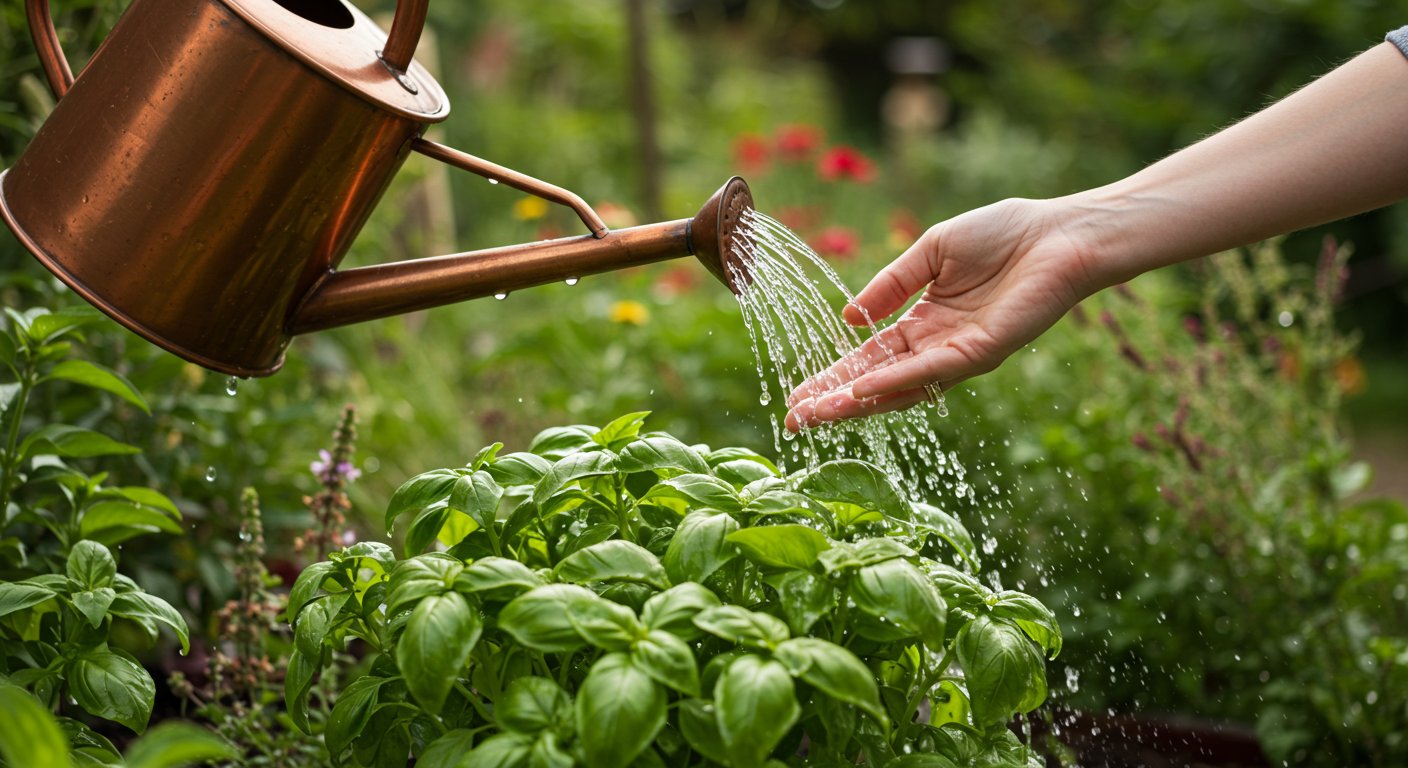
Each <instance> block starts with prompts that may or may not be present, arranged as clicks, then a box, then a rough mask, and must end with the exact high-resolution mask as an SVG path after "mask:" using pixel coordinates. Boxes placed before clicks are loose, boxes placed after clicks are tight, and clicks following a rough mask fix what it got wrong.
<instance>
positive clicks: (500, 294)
mask: <svg viewBox="0 0 1408 768" xmlns="http://www.w3.org/2000/svg"><path fill="white" fill-rule="evenodd" d="M494 298H496V299H498V300H499V301H503V300H504V299H507V298H508V291H499V292H498V293H496V294H494Z"/></svg>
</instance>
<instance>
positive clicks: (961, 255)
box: [787, 200, 1093, 429]
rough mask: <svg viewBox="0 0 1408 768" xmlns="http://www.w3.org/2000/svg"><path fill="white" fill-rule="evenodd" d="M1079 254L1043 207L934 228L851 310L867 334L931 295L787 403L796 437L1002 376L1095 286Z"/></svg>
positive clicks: (1013, 203)
mask: <svg viewBox="0 0 1408 768" xmlns="http://www.w3.org/2000/svg"><path fill="white" fill-rule="evenodd" d="M1090 283H1091V281H1090V280H1089V279H1088V277H1087V273H1086V270H1085V269H1084V267H1083V264H1082V259H1081V249H1080V247H1079V246H1078V245H1077V244H1076V242H1075V240H1074V239H1073V238H1072V237H1070V236H1069V235H1068V234H1067V233H1066V232H1063V231H1061V229H1060V228H1059V227H1057V226H1055V225H1054V224H1052V223H1051V220H1050V218H1049V217H1048V216H1047V215H1046V208H1045V203H1044V202H1043V201H1034V200H1006V201H1003V202H1001V203H996V204H993V205H990V206H987V207H985V208H980V209H978V210H975V211H970V212H969V213H966V214H964V215H962V216H959V217H957V218H954V219H950V220H948V221H945V222H943V223H940V224H937V225H935V226H934V227H932V228H931V229H930V230H929V231H928V232H926V233H925V234H924V236H923V237H921V238H920V239H919V240H918V241H917V242H916V243H915V244H914V245H913V246H911V247H910V248H909V250H907V251H905V252H904V254H902V255H901V256H900V257H899V258H898V259H896V260H895V261H894V262H892V263H891V264H890V265H889V266H887V267H886V268H885V269H883V270H881V272H880V273H879V274H878V275H876V276H875V278H874V279H872V280H871V281H870V284H869V285H867V286H866V287H865V289H864V290H862V291H861V292H860V294H859V295H857V296H856V300H855V303H854V304H852V305H850V306H847V307H846V311H845V317H846V321H847V322H849V323H851V324H852V325H865V324H866V323H867V320H870V321H874V320H879V319H881V318H884V317H888V316H890V315H891V314H893V313H894V312H895V311H896V310H898V309H899V308H900V307H902V306H904V304H905V303H906V302H908V301H909V299H910V298H911V297H912V296H914V294H915V293H917V292H918V291H919V290H920V289H924V288H925V286H927V289H926V290H925V291H924V295H923V296H922V297H921V298H920V300H919V301H918V302H916V303H915V304H914V305H913V306H912V307H910V308H909V310H908V311H906V312H905V313H904V315H903V316H901V317H900V319H899V320H898V321H897V322H895V323H894V324H893V325H891V326H889V327H888V328H885V329H884V330H883V331H881V332H880V333H878V334H877V335H875V336H874V337H872V338H871V339H870V340H868V341H866V342H865V343H864V344H862V345H861V346H860V347H859V348H858V349H856V350H854V351H853V352H851V353H850V354H848V355H846V356H845V357H843V358H842V359H840V360H838V361H837V362H836V363H834V364H833V365H832V366H831V367H830V368H828V369H827V370H826V371H823V372H821V373H819V374H818V375H816V376H813V377H811V378H810V379H808V380H807V381H806V382H805V383H803V384H802V385H801V386H799V387H798V388H797V389H796V390H795V391H794V392H793V393H792V395H791V396H790V397H789V399H788V403H789V405H790V406H791V411H790V412H789V414H788V419H787V423H788V426H789V427H790V428H792V429H798V428H802V427H807V426H814V425H816V424H819V423H823V422H828V421H835V420H838V419H847V418H853V417H856V416H862V415H866V414H870V413H879V412H882V411H891V410H897V409H900V408H906V407H908V406H910V405H913V404H914V403H917V402H920V401H922V400H924V399H925V392H924V389H923V387H924V385H926V384H930V383H936V384H938V385H939V386H940V387H942V388H944V389H948V388H950V387H952V386H953V385H954V384H956V383H958V382H960V381H963V380H964V379H967V378H970V377H973V376H976V375H978V374H981V373H986V372H988V371H991V370H992V369H994V368H996V367H997V366H998V364H999V363H1001V362H1002V361H1003V360H1004V359H1006V358H1007V356H1008V355H1010V354H1012V353H1013V352H1014V351H1016V350H1018V349H1020V348H1021V347H1022V346H1023V345H1025V344H1027V343H1029V342H1030V341H1031V340H1032V339H1035V338H1036V337H1037V336H1038V335H1039V334H1040V333H1041V332H1043V331H1045V330H1046V329H1047V328H1050V327H1051V326H1052V325H1053V324H1054V323H1055V322H1056V321H1057V320H1059V319H1060V318H1061V316H1062V315H1064V314H1065V313H1066V311H1067V310H1069V309H1070V308H1071V307H1072V306H1074V305H1075V303H1076V302H1077V301H1079V300H1080V299H1082V298H1084V296H1085V295H1087V294H1088V293H1089V291H1090V290H1091V289H1092V288H1093V286H1092V285H1091V284H1090Z"/></svg>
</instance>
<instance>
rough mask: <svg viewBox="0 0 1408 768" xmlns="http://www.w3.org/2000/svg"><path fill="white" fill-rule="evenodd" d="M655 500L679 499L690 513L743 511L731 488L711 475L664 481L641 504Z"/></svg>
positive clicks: (677, 477)
mask: <svg viewBox="0 0 1408 768" xmlns="http://www.w3.org/2000/svg"><path fill="white" fill-rule="evenodd" d="M657 499H680V500H683V501H684V502H686V504H687V505H688V506H689V508H690V509H717V510H719V511H720V512H728V513H730V514H737V513H738V512H739V511H741V510H742V509H743V502H742V500H741V499H739V498H738V492H737V491H735V490H734V489H733V486H731V485H729V484H728V483H726V482H724V481H723V480H720V479H718V478H717V477H714V476H712V475H704V474H691V475H677V476H675V477H668V478H665V479H664V480H661V481H660V482H659V483H656V484H655V487H654V488H651V489H650V491H649V492H647V493H646V494H645V496H643V497H641V502H642V503H645V502H649V501H653V500H657Z"/></svg>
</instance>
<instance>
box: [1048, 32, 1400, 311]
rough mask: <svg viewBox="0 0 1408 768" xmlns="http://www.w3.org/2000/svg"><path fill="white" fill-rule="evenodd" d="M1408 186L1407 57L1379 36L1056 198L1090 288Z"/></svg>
mask: <svg viewBox="0 0 1408 768" xmlns="http://www.w3.org/2000/svg"><path fill="white" fill-rule="evenodd" d="M1404 197H1408V59H1405V58H1404V56H1403V54H1402V53H1401V52H1400V51H1399V50H1398V49H1397V48H1395V47H1393V46H1392V45H1390V44H1388V43H1383V44H1381V45H1378V46H1375V47H1374V48H1371V49H1369V50H1368V51H1366V52H1364V53H1363V54H1361V55H1359V56H1358V57H1356V58H1355V59H1353V60H1351V61H1349V62H1348V63H1346V64H1344V65H1343V66H1341V67H1339V68H1338V69H1336V70H1334V71H1332V72H1330V73H1329V74H1326V75H1325V76H1324V77H1322V78H1320V79H1319V80H1316V81H1315V82H1313V83H1311V84H1310V85H1307V86H1306V87H1305V88H1303V89H1301V90H1300V91H1298V92H1296V93H1294V94H1292V95H1291V96H1289V97H1287V98H1286V99H1284V100H1282V101H1280V102H1278V103H1276V104H1274V105H1272V106H1271V107H1268V108H1267V109H1265V110H1263V111H1261V112H1259V113H1257V114H1255V115H1253V116H1251V117H1249V118H1247V119H1246V120H1243V121H1242V122H1240V123H1238V124H1236V125H1234V126H1232V127H1230V128H1227V129H1226V130H1223V131H1221V132H1219V133H1217V134H1215V135H1213V136H1211V137H1209V138H1207V139H1205V140H1203V141H1201V142H1199V143H1197V144H1194V145H1193V146H1190V147H1188V148H1186V149H1184V150H1182V151H1180V152H1178V153H1176V154H1174V155H1171V156H1169V157H1168V158H1165V159H1164V160H1162V161H1160V162H1158V163H1155V164H1154V165H1151V166H1149V167H1148V168H1145V169H1144V170H1142V171H1140V172H1138V173H1136V174H1134V175H1132V176H1130V177H1128V178H1125V179H1122V180H1121V181H1118V182H1115V183H1114V184H1110V185H1108V186H1106V187H1101V188H1098V189H1094V190H1090V191H1088V192H1083V193H1080V194H1077V195H1072V196H1070V197H1067V198H1061V199H1058V200H1054V201H1052V203H1053V204H1055V205H1057V206H1061V207H1062V208H1063V209H1064V210H1063V213H1062V215H1061V216H1060V219H1061V221H1062V224H1061V226H1062V228H1063V229H1065V230H1066V231H1067V232H1068V233H1070V234H1071V236H1072V239H1073V240H1075V241H1076V242H1080V243H1084V244H1086V247H1085V248H1082V249H1081V253H1080V255H1079V257H1080V258H1081V259H1082V262H1083V263H1082V264H1081V267H1082V268H1083V271H1084V273H1085V274H1087V275H1088V276H1089V280H1090V281H1091V282H1092V283H1093V285H1091V286H1089V287H1090V289H1091V290H1098V289H1100V288H1104V287H1106V286H1109V285H1112V284H1114V283H1117V282H1122V281H1124V280H1127V279H1129V278H1130V277H1133V276H1134V275H1137V274H1139V273H1141V272H1145V271H1147V270H1150V269H1154V268H1156V267H1161V266H1165V265H1167V264H1171V263H1174V262H1178V261H1183V260H1186V259H1191V258H1195V257H1198V256H1205V255H1208V254H1211V253H1216V252H1218V251H1222V250H1226V249H1228V248H1233V247H1236V246H1240V245H1246V244H1248V243H1251V242H1255V241H1258V240H1263V239H1265V238H1267V237H1271V236H1273V235H1277V234H1281V233H1284V232H1290V231H1292V230H1296V229H1301V228H1304V227H1308V226H1314V225H1316V224H1321V223H1324V222H1327V221H1333V220H1335V219H1340V218H1344V217H1346V216H1352V215H1354V214H1357V213H1361V212H1364V211H1367V210H1371V209H1373V208H1378V207H1380V206H1383V205H1387V204H1389V203H1391V202H1394V201H1396V200H1400V199H1403V198H1404Z"/></svg>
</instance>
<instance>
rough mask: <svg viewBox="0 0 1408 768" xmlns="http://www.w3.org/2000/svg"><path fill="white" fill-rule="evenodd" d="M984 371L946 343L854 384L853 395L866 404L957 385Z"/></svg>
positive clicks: (964, 352)
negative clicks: (927, 388) (939, 384)
mask: <svg viewBox="0 0 1408 768" xmlns="http://www.w3.org/2000/svg"><path fill="white" fill-rule="evenodd" d="M982 372H983V370H982V367H981V364H980V363H979V362H976V361H975V360H974V358H973V356H972V355H971V354H970V353H969V352H967V351H965V350H964V348H963V347H960V346H955V345H954V344H953V343H952V340H950V343H945V344H943V345H942V346H937V347H932V348H930V349H926V350H924V351H923V352H920V353H918V354H915V355H912V356H910V357H907V358H905V359H903V360H899V361H897V362H895V363H894V364H893V365H888V366H885V367H883V368H877V369H875V370H873V371H870V372H869V373H866V374H865V375H864V376H860V377H859V378H857V379H856V380H855V381H853V382H851V387H850V389H851V393H852V394H853V395H854V397H856V398H857V399H861V400H865V399H871V398H877V397H882V396H885V395H890V394H894V393H896V392H904V391H906V390H912V389H920V388H922V387H923V386H924V385H925V384H929V383H932V382H946V383H957V382H959V381H963V380H964V379H968V378H970V377H972V376H976V375H977V374H979V373H982Z"/></svg>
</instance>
